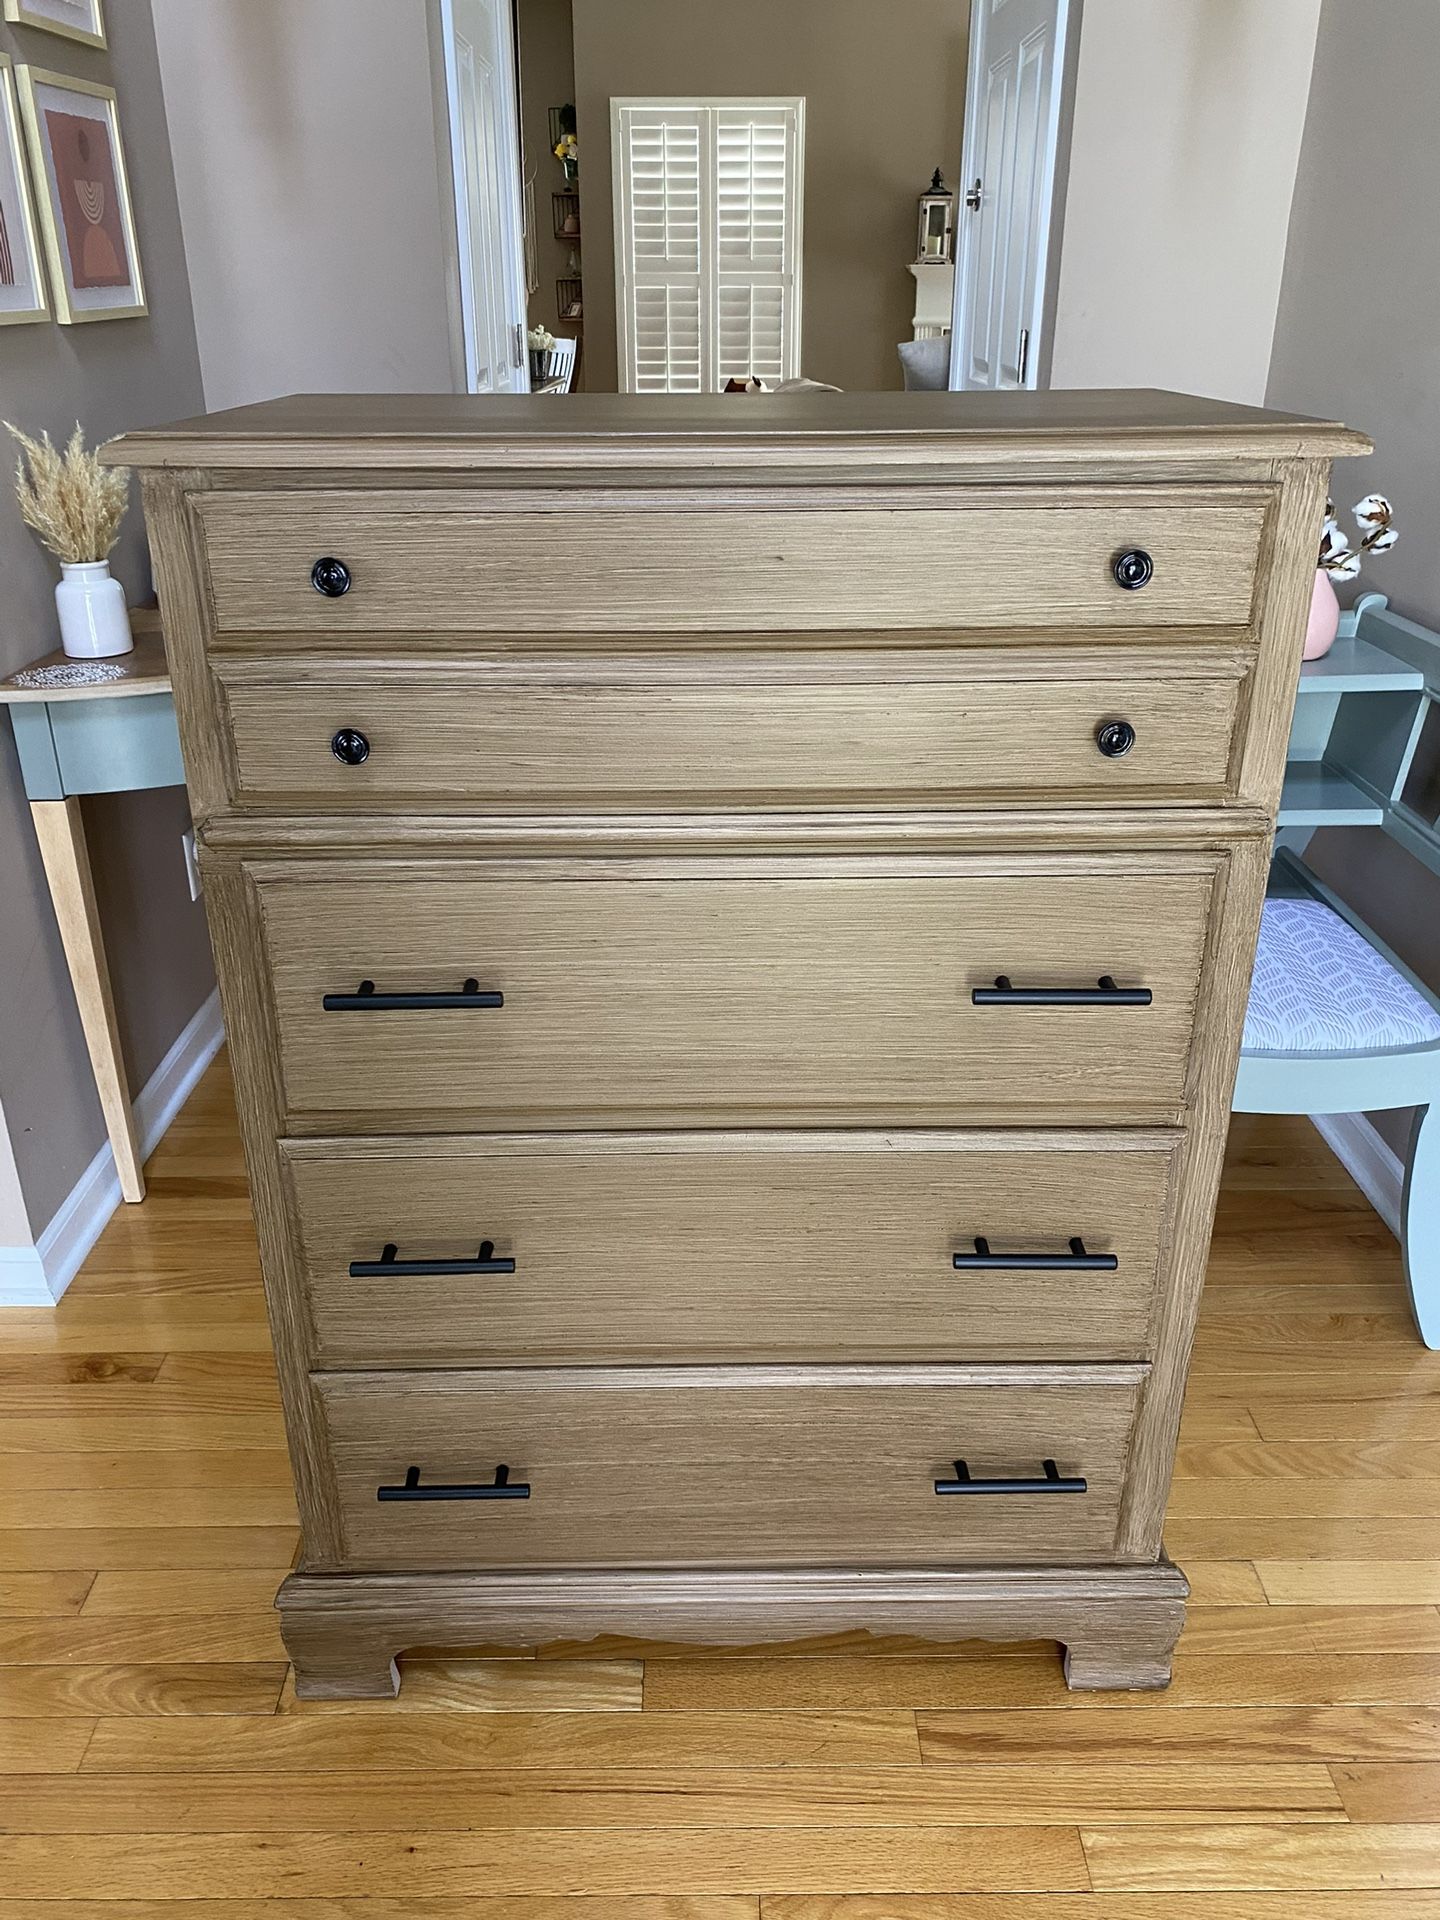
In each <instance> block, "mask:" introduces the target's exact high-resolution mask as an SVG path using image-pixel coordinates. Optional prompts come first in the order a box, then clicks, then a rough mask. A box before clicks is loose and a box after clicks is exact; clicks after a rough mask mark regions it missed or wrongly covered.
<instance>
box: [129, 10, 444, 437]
mask: <svg viewBox="0 0 1440 1920" xmlns="http://www.w3.org/2000/svg"><path fill="white" fill-rule="evenodd" d="M153 4H154V10H155V26H156V37H157V40H158V43H159V48H160V62H161V70H162V73H163V76H164V82H165V112H166V115H167V116H168V119H169V125H170V140H171V144H172V146H173V149H174V153H175V174H176V179H177V181H178V183H179V188H180V212H181V217H182V219H183V221H184V227H185V250H186V255H187V258H188V262H189V269H190V285H191V292H192V296H193V299H194V305H195V329H196V335H197V338H198V341H199V348H200V366H201V372H202V374H203V376H204V382H205V400H206V404H207V406H209V407H211V408H215V407H228V406H235V405H239V404H241V403H243V402H245V401H250V400H262V399H266V398H269V397H270V396H272V395H274V394H281V393H296V392H306V391H314V390H316V389H329V390H339V391H349V392H366V393H369V392H390V391H393V392H432V391H448V390H450V389H451V388H452V387H453V386H454V384H455V381H454V377H453V364H452V357H451V355H452V344H451V315H450V310H449V306H448V300H449V285H450V281H451V278H452V277H453V276H452V273H451V268H450V264H449V263H450V257H451V253H452V252H453V246H454V241H453V228H447V224H446V221H445V219H444V217H443V202H442V192H441V179H440V170H439V167H438V165H437V149H436V126H437V119H436V112H435V99H434V91H433V83H434V76H433V72H432V66H431V57H430V45H429V31H430V24H429V10H428V8H427V6H426V0H198V3H197V0H153ZM121 10H122V11H123V7H122V9H121ZM440 124H442V125H443V121H442V122H441V123H440ZM447 249H448V250H447Z"/></svg>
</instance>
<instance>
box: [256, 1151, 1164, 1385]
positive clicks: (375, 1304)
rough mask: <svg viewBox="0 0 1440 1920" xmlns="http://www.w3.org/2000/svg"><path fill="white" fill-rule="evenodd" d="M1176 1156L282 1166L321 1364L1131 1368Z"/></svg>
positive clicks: (752, 1157)
mask: <svg viewBox="0 0 1440 1920" xmlns="http://www.w3.org/2000/svg"><path fill="white" fill-rule="evenodd" d="M1176 1144H1177V1137H1176V1136H1174V1135H1171V1134H1162V1133H1155V1134H1143V1133H1137V1134H1128V1135H1127V1134H1117V1135H1112V1136H1109V1137H1107V1138H1106V1140H1105V1142H1104V1144H1095V1143H1094V1142H1093V1141H1092V1142H1090V1143H1086V1142H1085V1141H1084V1139H1083V1136H1075V1135H1069V1136H1064V1135H1043V1134H1014V1135H983V1136H982V1135H967V1134H961V1133H917V1134H905V1133H901V1134H888V1135H887V1134H864V1133H860V1134H799V1135H797V1134H750V1135H716V1134H677V1135H670V1136H665V1135H648V1136H647V1135H629V1136H625V1135H612V1136H609V1137H608V1138H606V1139H604V1140H596V1139H592V1138H586V1137H577V1136H574V1135H570V1136H566V1135H558V1136H550V1137H548V1138H536V1137H533V1136H519V1137H515V1138H511V1139H500V1138H494V1137H492V1138H488V1139H481V1140H465V1139H422V1140H410V1141H407V1140H371V1141H365V1140H348V1141H343V1142H338V1141H330V1140H319V1141H288V1142H286V1143H285V1145H284V1146H283V1148H282V1155H283V1159H284V1164H285V1168H286V1174H287V1179H288V1182H289V1185H290V1190H291V1196H292V1201H293V1205H294V1208H295V1215H296V1223H297V1229H298V1238H299V1247H300V1258H301V1264H302V1269H303V1275H304V1283H305V1287H306V1290H307V1294H308V1299H309V1305H310V1314H311V1320H312V1325H313V1329H314V1349H313V1355H314V1364H315V1365H317V1366H323V1367H384V1366H431V1365H438V1366H445V1365H449V1366H460V1365H471V1366H476V1365H487V1364H490V1365H509V1366H537V1365H545V1364H550V1365H555V1364H576V1365H586V1364H589V1365H594V1364H603V1363H606V1362H611V1363H617V1362H629V1363H643V1362H646V1361H676V1362H680V1361H697V1362H706V1361H740V1360H752V1361H805V1360H812V1361H813V1360H835V1361H847V1360H848V1361H884V1360H921V1359H929V1360H940V1361H953V1362H964V1361H966V1360H971V1359H975V1358H987V1359H988V1358H1001V1359H1015V1360H1025V1359H1046V1360H1056V1359H1104V1360H1126V1359H1139V1358H1143V1357H1144V1356H1145V1354H1146V1353H1147V1351H1148V1342H1149V1329H1150V1318H1151V1311H1152V1306H1153V1301H1154V1294H1155V1280H1156V1273H1157V1267H1158V1263H1159V1260H1160V1249H1161V1246H1162V1242H1163V1239H1164V1237H1165V1224H1166V1218H1167V1213H1168V1207H1169V1197H1170V1188H1171V1180H1172V1174H1173V1168H1174V1161H1175V1154H1176ZM977 1243H979V1244H978V1245H977ZM957 1259H958V1261H959V1262H960V1264H959V1265H958V1266H957V1264H956V1261H957Z"/></svg>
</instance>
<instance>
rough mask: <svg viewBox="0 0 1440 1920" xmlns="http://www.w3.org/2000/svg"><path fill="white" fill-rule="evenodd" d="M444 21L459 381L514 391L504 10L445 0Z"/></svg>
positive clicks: (518, 384)
mask: <svg viewBox="0 0 1440 1920" xmlns="http://www.w3.org/2000/svg"><path fill="white" fill-rule="evenodd" d="M444 22H445V34H446V47H445V66H446V80H447V85H448V88H449V93H450V136H451V146H452V164H453V167H454V172H455V214H456V226H457V232H458V240H459V249H460V303H461V310H462V314H463V318H464V325H465V362H466V366H465V371H466V384H467V386H468V387H469V389H470V391H471V392H472V393H524V392H526V391H527V390H528V388H529V384H530V382H529V374H528V369H527V362H526V356H525V354H524V353H523V352H521V351H519V350H518V344H517V343H518V340H519V335H518V334H517V332H516V329H517V327H518V328H521V329H523V327H524V321H525V302H524V294H523V287H522V280H521V273H520V260H521V253H522V245H521V238H520V235H521V216H520V168H519V137H518V134H517V132H516V125H517V113H516V99H515V61H514V54H513V50H512V47H511V41H510V12H509V8H508V6H507V5H504V4H502V3H501V0H450V4H449V5H448V6H447V7H446V8H445V13H444Z"/></svg>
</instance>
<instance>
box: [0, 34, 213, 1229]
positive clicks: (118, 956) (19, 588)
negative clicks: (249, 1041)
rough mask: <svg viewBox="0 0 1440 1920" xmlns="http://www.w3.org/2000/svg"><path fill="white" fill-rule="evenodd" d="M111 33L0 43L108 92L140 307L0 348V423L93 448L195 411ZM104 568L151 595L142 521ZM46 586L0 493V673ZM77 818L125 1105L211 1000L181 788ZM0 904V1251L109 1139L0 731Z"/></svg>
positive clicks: (6, 740)
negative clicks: (118, 134) (130, 202)
mask: <svg viewBox="0 0 1440 1920" xmlns="http://www.w3.org/2000/svg"><path fill="white" fill-rule="evenodd" d="M107 20H108V23H109V32H110V43H111V44H110V49H109V51H108V52H102V51H99V50H97V49H93V48H87V47H81V46H77V45H74V44H73V43H71V42H69V41H65V40H59V39H56V38H55V36H54V35H53V34H46V33H37V32H36V31H35V30H34V29H33V28H27V27H11V26H0V49H3V51H4V52H6V53H9V54H11V55H12V56H13V57H14V59H15V60H16V61H17V62H20V61H29V62H31V63H33V64H35V65H37V66H47V67H57V68H60V69H62V70H63V71H65V72H67V73H74V74H79V75H81V76H83V77H86V78H90V79H96V80H103V81H106V82H110V83H113V85H114V86H115V88H116V91H117V93H118V95H119V101H120V118H121V128H122V131H123V134H124V138H125V149H126V157H127V160H128V163H129V171H130V181H131V188H132V192H133V195H134V200H135V220H136V226H137V230H138V234H139V241H140V249H141V257H142V260H143V263H144V269H145V283H146V291H147V293H148V296H149V302H150V314H149V317H148V318H147V319H143V320H110V321H100V322H97V323H95V324H92V325H89V326H78V327H58V326H55V325H53V324H51V323H46V324H45V325H41V326H25V327H6V328H5V329H4V330H3V332H0V414H4V415H6V416H8V417H9V418H11V419H14V420H17V421H19V422H20V423H21V424H22V425H25V426H28V427H29V428H31V429H32V430H34V429H38V428H41V427H45V428H48V429H49V431H50V432H51V433H52V434H53V435H56V436H59V435H63V434H66V433H68V432H69V430H70V427H71V426H72V424H73V423H74V421H75V419H76V417H77V416H78V417H79V418H80V419H81V420H83V422H84V424H85V427H86V430H87V432H88V433H89V434H90V435H91V436H92V437H95V438H100V439H103V438H108V437H109V436H111V435H113V434H116V433H120V432H122V431H123V430H124V429H126V428H127V427H138V426H147V425H150V424H153V423H155V422H157V421H161V420H166V419H173V418H174V417H175V416H176V415H177V414H183V413H189V412H194V411H195V410H196V409H197V408H198V407H199V405H200V400H201V395H200V372H199V365H198V361H197V358H196V350H195V329H194V323H193V320H192V317H191V311H190V294H189V289H188V287H187V284H186V276H185V258H184V251H183V248H182V245H181V238H180V223H179V219H178V215H177V212H176V201H175V182H174V177H173V174H172V171H171V163H170V152H169V148H168V145H167V142H166V137H165V114H164V108H163V106H162V103H161V98H160V76H159V71H158V68H157V64H156V56H155V41H154V35H153V33H152V30H151V23H150V10H149V7H148V5H147V4H146V0H121V4H120V5H118V6H113V5H112V6H111V7H110V8H109V9H108V10H107ZM5 465H6V467H7V468H8V466H9V458H8V454H7V456H6V461H5ZM114 564H115V568H116V572H117V574H118V575H119V577H120V578H121V579H122V580H123V581H124V583H125V586H126V589H127V591H128V592H129V595H130V598H131V600H132V601H134V600H137V599H139V598H141V597H142V596H144V595H145V594H146V593H148V591H149V586H150V581H149V569H148V562H147V557H146V548H145V540H144V534H143V530H142V528H141V523H140V517H139V512H138V508H137V509H134V510H132V512H131V515H130V517H129V519H128V521H127V523H126V528H125V535H124V539H123V540H122V543H121V545H120V547H119V549H118V551H117V553H116V555H115V561H114ZM57 577H58V573H57V568H56V566H55V563H54V562H53V561H52V560H51V559H50V558H49V556H48V555H47V554H46V553H45V552H44V551H43V550H42V549H41V547H40V546H39V545H38V544H37V542H36V541H35V540H34V538H33V537H32V536H31V535H30V534H29V533H28V532H26V530H25V528H24V527H23V526H22V525H21V524H20V520H19V517H18V515H17V514H16V512H15V511H14V508H13V506H12V504H11V501H10V498H9V493H8V489H7V490H6V492H5V494H4V495H3V496H0V582H3V601H4V620H3V621H0V672H3V673H10V672H12V671H13V670H14V669H15V668H16V667H18V666H21V665H22V664H23V663H24V662H25V661H26V660H30V659H33V658H34V657H35V656H36V655H37V654H41V653H46V652H49V651H50V649H51V648H52V647H54V646H55V645H56V631H55V601H54V597H53V589H54V583H55V580H56V578H57ZM85 815H86V826H87V831H88V833H89V836H90V845H91V855H92V859H93V862H94V865H95V868H96V872H97V890H98V892H99V895H100V901H101V917H102V920H103V923H104V931H105V938H106V941H107V943H108V945H109V948H110V959H111V964H112V972H113V973H114V976H115V980H116V986H117V992H118V998H119V1013H120V1025H121V1034H122V1039H123V1041H124V1047H125V1057H126V1065H127V1067H128V1070H129V1073H130V1078H131V1083H132V1085H133V1086H134V1087H136V1088H137V1089H138V1088H139V1087H140V1086H142V1085H143V1084H144V1082H145V1081H146V1080H147V1079H148V1078H149V1076H150V1074H151V1073H152V1072H153V1071H154V1069H155V1067H156V1065H157V1064H158V1062H159V1060H160V1059H161V1057H162V1056H163V1055H164V1053H165V1052H166V1051H167V1049H168V1048H169V1046H170V1044H171V1042H172V1041H173V1040H174V1039H175V1037H176V1035H177V1034H178V1033H179V1031H180V1029H181V1028H182V1027H183V1026H184V1025H185V1023H186V1022H187V1021H188V1020H189V1019H190V1017H191V1015H192V1014H193V1013H194V1012H195V1010H196V1009H197V1007H198V1006H199V1005H200V1003H201V1002H202V1001H203V1000H204V998H205V996H206V995H207V994H208V993H209V991H210V989H211V986H212V985H213V980H212V976H211V972H210V955H209V948H208V945H207V943H206V939H205V924H204V916H203V914H202V913H201V911H200V909H199V907H197V906H195V905H194V904H193V903H192V902H191V900H190V895H189V890H188V888H187V886H186V882H185V866H184V860H183V857H182V853H181V846H180V836H181V834H182V833H183V831H184V829H185V827H186V825H187V824H188V815H187V813H186V808H185V796H184V794H183V793H181V792H180V791H179V790H178V789H171V790H167V791H164V792H159V793H148V794H135V795H116V796H110V797H106V798H103V799H95V800H90V801H87V802H86V803H85ZM0 900H3V901H4V912H3V914H0V984H3V993H0V1100H3V1103H4V1113H5V1122H6V1124H7V1126H8V1129H9V1133H10V1142H11V1148H12V1149H13V1157H14V1176H13V1177H12V1176H10V1175H9V1174H8V1172H6V1171H5V1170H4V1169H0V1200H3V1195H4V1194H5V1193H7V1192H8V1195H9V1204H8V1207H7V1209H6V1212H7V1215H8V1222H0V1244H9V1245H15V1244H19V1243H18V1242H17V1241H16V1240H15V1239H14V1238H13V1237H12V1236H13V1234H14V1232H15V1228H16V1226H17V1225H18V1224H19V1223H18V1222H17V1221H16V1220H15V1218H14V1215H15V1212H16V1209H15V1204H14V1202H15V1182H16V1180H17V1179H18V1184H19V1188H20V1191H21V1193H22V1194H23V1198H24V1210H25V1215H26V1217H27V1219H28V1223H29V1226H30V1228H31V1229H32V1230H33V1232H34V1233H35V1234H37V1235H38V1234H39V1232H40V1231H41V1230H42V1229H43V1228H44V1227H45V1226H46V1225H47V1224H48V1222H49V1220H50V1218H51V1216H52V1215H53V1214H54V1213H55V1211H56V1209H57V1207H58V1206H59V1205H60V1203H61V1201H62V1200H63V1199H64V1198H65V1196H66V1194H67V1193H68V1192H69V1191H70V1189H71V1187H72V1186H73V1185H74V1184H75V1182H76V1180H77V1179H78V1178H79V1176H80V1174H81V1173H82V1172H83V1171H84V1169H85V1167H86V1165H87V1164H88V1162H89V1161H90V1159H91V1158H92V1156H93V1155H94V1154H95V1153H96V1151H97V1150H98V1149H99V1148H100V1146H101V1145H102V1144H103V1142H104V1138H105V1133H104V1127H103V1124H102V1121H101V1116H100V1106H99V1102H98V1101H97V1099H96V1097H95V1093H94V1088H93V1084H92V1081H91V1077H90V1067H89V1062H88V1060H87V1058H86V1054H85V1047H84V1042H83V1039H82V1036H81V1032H80V1024H79V1020H78V1018H77V1016H76V1013H75V1001H74V996H73V994H72V993H71V990H70V983H69V976H68V975H67V973H66V971H65V962H64V957H63V955H62V953H61V951H60V942H59V936H58V934H57V932H56V928H55V920H54V915H53V914H52V912H51V909H50V904H49V895H48V893H47V892H46V889H45V882H44V877H43V875H42V873H41V869H40V861H39V856H38V854H37V852H36V848H35V836H34V834H33V832H32V831H31V827H30V820H29V815H28V811H27V808H26V803H25V798H24V793H23V790H22V788H21V784H20V775H19V769H18V766H17V764H16V760H15V752H14V744H13V741H12V739H11V735H10V728H9V726H8V725H6V724H0ZM6 1157H7V1156H6V1154H5V1153H4V1152H0V1160H3V1159H4V1158H6Z"/></svg>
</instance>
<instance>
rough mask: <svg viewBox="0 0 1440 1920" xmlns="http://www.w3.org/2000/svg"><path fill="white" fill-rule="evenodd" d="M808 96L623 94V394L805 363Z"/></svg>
mask: <svg viewBox="0 0 1440 1920" xmlns="http://www.w3.org/2000/svg"><path fill="white" fill-rule="evenodd" d="M803 104H804V103H803V102H802V101H798V100H797V101H783V102H781V101H774V102H757V103H755V104H754V105H751V104H749V103H747V102H743V101H680V102H675V103H674V104H670V103H666V102H654V101H618V100H617V101H615V102H613V103H612V130H613V153H614V181H615V190H616V221H615V232H616V255H617V258H616V270H617V271H616V285H617V293H618V296H619V297H618V303H617V304H618V308H619V320H620V363H621V364H620V376H621V386H622V389H623V390H624V391H627V392H633V393H700V392H706V391H711V392H713V391H716V390H718V389H719V388H722V387H723V386H724V385H725V383H726V381H727V380H729V379H732V378H733V379H746V378H749V377H750V376H752V375H753V376H756V377H758V378H760V379H762V380H766V381H770V382H775V381H779V380H784V379H787V378H790V377H792V376H793V375H794V374H796V373H798V371H799V365H798V362H799V325H798V309H799V253H800V162H801V137H802V111H803Z"/></svg>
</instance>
